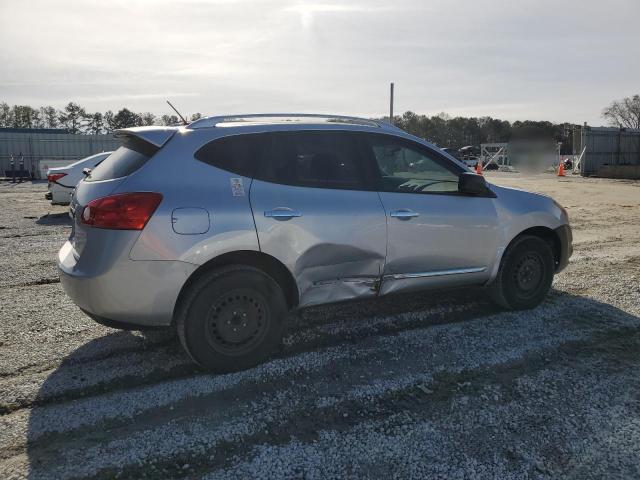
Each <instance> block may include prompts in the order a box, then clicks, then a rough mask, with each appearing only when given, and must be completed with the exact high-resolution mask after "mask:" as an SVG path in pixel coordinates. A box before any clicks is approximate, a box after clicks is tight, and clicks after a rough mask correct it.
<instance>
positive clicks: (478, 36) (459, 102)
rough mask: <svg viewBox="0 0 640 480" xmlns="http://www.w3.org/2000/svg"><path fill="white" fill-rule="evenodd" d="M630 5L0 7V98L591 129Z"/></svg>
mask: <svg viewBox="0 0 640 480" xmlns="http://www.w3.org/2000/svg"><path fill="white" fill-rule="evenodd" d="M639 19H640V0H607V1H606V2H605V1H602V0H598V1H595V0H582V1H574V0H564V1H557V0H554V1H546V0H532V1H530V0H509V1H503V0H476V1H473V0H471V1H465V0H458V1H456V0H422V1H421V0H385V1H378V0H366V1H365V0H343V1H337V0H318V1H302V0H111V1H106V0H102V1H98V0H56V1H50V0H49V1H45V0H41V1H35V0H34V1H32V0H0V65H2V67H1V68H0V101H5V102H7V103H9V104H24V105H31V106H33V107H39V106H41V105H53V106H55V107H58V108H61V107H63V106H64V105H65V104H66V103H68V102H69V101H74V102H77V103H80V104H81V105H83V106H85V107H86V108H87V110H89V111H105V110H109V109H110V110H114V111H117V110H119V109H120V108H122V107H127V108H129V109H131V110H134V111H138V112H143V111H150V112H153V113H155V114H157V115H162V114H165V113H166V114H169V113H172V112H170V111H169V110H168V107H167V105H166V103H165V100H166V99H169V100H171V101H172V103H174V104H175V105H176V106H177V107H178V109H179V110H181V111H182V112H183V113H185V114H192V113H195V112H201V113H202V114H204V115H220V114H237V113H252V112H283V111H284V112H318V113H334V114H349V115H362V116H367V117H374V116H382V115H387V114H388V110H389V83H390V82H395V90H396V95H395V97H396V102H395V113H396V114H397V113H402V112H404V111H406V110H411V111H413V112H416V113H420V114H427V115H435V114H438V113H439V112H446V113H448V114H449V115H451V116H458V115H460V116H485V115H488V116H492V117H494V118H501V119H506V120H510V121H514V120H524V119H530V120H549V121H554V122H564V121H567V122H573V123H582V122H585V121H586V122H588V123H589V124H590V125H601V124H604V123H605V121H604V119H602V118H601V112H602V109H603V108H604V107H605V106H606V105H608V104H609V103H610V102H611V101H612V100H614V99H620V98H623V97H627V96H631V95H633V94H640V23H639Z"/></svg>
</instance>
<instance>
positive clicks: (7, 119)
mask: <svg viewBox="0 0 640 480" xmlns="http://www.w3.org/2000/svg"><path fill="white" fill-rule="evenodd" d="M12 125H13V111H12V110H11V107H10V106H9V104H8V103H6V102H1V103H0V127H3V128H6V127H11V126H12Z"/></svg>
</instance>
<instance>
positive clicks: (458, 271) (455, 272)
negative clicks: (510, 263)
mask: <svg viewBox="0 0 640 480" xmlns="http://www.w3.org/2000/svg"><path fill="white" fill-rule="evenodd" d="M486 269H487V268H486V267H473V268H454V269H451V270H433V271H431V272H416V273H392V274H390V275H385V276H384V278H393V279H394V280H403V279H407V278H425V277H440V276H442V275H461V274H464V273H480V272H484V271H485V270H486Z"/></svg>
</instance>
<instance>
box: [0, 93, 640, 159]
mask: <svg viewBox="0 0 640 480" xmlns="http://www.w3.org/2000/svg"><path fill="white" fill-rule="evenodd" d="M602 116H603V118H605V119H606V120H607V122H608V123H609V124H610V125H612V126H617V127H626V128H636V129H640V96H638V95H634V96H632V97H628V98H624V99H622V100H616V101H614V102H612V103H611V104H610V105H609V106H608V107H606V108H605V109H604V110H603V111H602ZM201 117H202V115H201V114H200V113H195V114H193V115H191V116H190V118H189V120H190V121H194V120H197V119H199V118H201ZM385 120H389V118H388V117H387V118H386V119H385ZM179 123H180V119H179V118H178V117H177V116H176V115H162V116H156V115H154V114H153V113H150V112H142V113H136V112H133V111H131V110H129V109H128V108H122V109H121V110H119V111H118V112H117V113H113V112H112V111H111V110H108V111H106V112H104V113H102V112H94V113H91V112H88V111H87V110H86V109H85V108H84V107H82V106H80V105H78V104H77V103H74V102H69V103H68V104H67V105H66V106H65V107H64V108H63V109H62V110H58V109H56V108H54V107H51V106H46V107H40V108H38V109H36V108H32V107H30V106H28V105H13V106H9V105H8V104H7V103H6V102H0V127H12V128H63V129H65V130H67V131H69V132H70V133H80V134H100V133H111V132H112V131H114V130H117V129H119V128H129V127H138V126H145V125H177V124H179ZM393 123H394V124H395V125H396V126H398V127H400V128H402V129H403V130H405V131H407V132H409V133H411V134H413V135H416V136H418V137H421V138H424V139H426V140H428V141H430V142H431V143H434V144H436V145H438V146H440V147H448V148H453V149H458V148H461V147H463V146H466V145H474V146H477V145H480V144H481V143H504V142H509V141H513V140H517V139H532V138H533V139H540V140H546V141H555V142H561V143H562V153H563V154H565V153H567V154H570V153H572V148H573V135H572V132H573V130H574V127H575V125H572V124H570V123H552V122H547V121H532V120H525V121H515V122H509V121H507V120H499V119H497V118H492V117H450V116H449V115H447V114H446V113H440V114H438V115H433V116H427V115H419V114H417V113H414V112H411V111H408V112H405V113H403V114H402V115H400V116H394V118H393Z"/></svg>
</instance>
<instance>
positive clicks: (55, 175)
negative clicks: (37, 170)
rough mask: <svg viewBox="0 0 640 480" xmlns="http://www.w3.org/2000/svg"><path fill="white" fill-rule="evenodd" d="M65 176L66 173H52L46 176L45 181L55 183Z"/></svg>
mask: <svg viewBox="0 0 640 480" xmlns="http://www.w3.org/2000/svg"><path fill="white" fill-rule="evenodd" d="M66 176H67V174H66V173H52V174H51V175H47V180H49V181H50V182H57V181H58V180H60V179H61V178H62V177H66Z"/></svg>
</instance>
